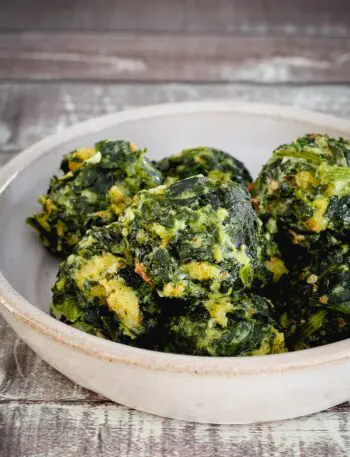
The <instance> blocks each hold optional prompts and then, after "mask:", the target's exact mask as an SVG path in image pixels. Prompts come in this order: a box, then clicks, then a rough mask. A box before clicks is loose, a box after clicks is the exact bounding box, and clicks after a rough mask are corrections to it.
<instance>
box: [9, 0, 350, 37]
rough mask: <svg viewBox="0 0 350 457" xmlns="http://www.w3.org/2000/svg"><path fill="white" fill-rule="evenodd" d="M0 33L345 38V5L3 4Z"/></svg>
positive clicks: (190, 1) (255, 1) (269, 1)
mask: <svg viewBox="0 0 350 457" xmlns="http://www.w3.org/2000/svg"><path fill="white" fill-rule="evenodd" d="M1 6H2V8H1V15H0V28H2V29H7V30H21V29H22V30H23V29H25V30H28V29H32V30H33V29H41V30H70V31H72V30H73V31H74V30H88V31H91V30H96V31H100V32H105V31H118V32H120V31H132V32H153V31H154V32H166V33H181V34H182V33H217V34H218V33H220V34H232V33H233V34H254V35H266V34H271V35H276V34H284V35H294V36H345V35H347V36H349V34H350V30H349V20H350V14H349V13H350V5H349V2H347V1H346V0H333V1H332V0H318V1H317V2H315V1H313V0H294V1H293V2H290V1H288V0H265V1H264V2H262V1H260V0H251V1H248V2H247V1H245V0H216V1H215V2H213V1H211V0H177V1H175V2H174V1H170V0H168V1H164V0H148V1H147V2H145V1H142V0H129V1H128V2H125V1H123V0H104V1H103V2H96V1H94V0H75V1H74V2H72V1H71V0H60V1H59V2H47V1H46V0H31V1H30V2H28V1H27V0H8V1H6V0H4V1H3V2H2V5H1Z"/></svg>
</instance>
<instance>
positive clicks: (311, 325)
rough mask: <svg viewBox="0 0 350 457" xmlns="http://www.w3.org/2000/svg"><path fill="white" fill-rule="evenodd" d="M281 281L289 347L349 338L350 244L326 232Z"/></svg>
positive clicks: (282, 315) (280, 304)
mask: <svg viewBox="0 0 350 457" xmlns="http://www.w3.org/2000/svg"><path fill="white" fill-rule="evenodd" d="M284 280H285V282H283V281H281V289H280V291H279V298H277V299H276V307H277V310H278V312H279V314H280V318H279V320H280V322H281V325H282V327H283V329H284V331H285V333H286V337H287V343H288V345H289V347H290V348H294V349H302V348H307V347H312V346H320V345H322V344H327V343H332V342H334V341H339V340H342V339H345V338H349V337H350V245H349V244H348V243H347V242H343V241H340V240H338V239H337V238H335V237H333V236H331V235H329V233H327V234H324V235H323V236H322V237H321V238H320V240H319V241H318V242H316V243H314V244H313V246H312V247H311V248H309V249H308V250H305V251H299V254H298V258H297V259H296V261H295V262H294V265H293V268H290V274H289V275H288V277H285V278H284Z"/></svg>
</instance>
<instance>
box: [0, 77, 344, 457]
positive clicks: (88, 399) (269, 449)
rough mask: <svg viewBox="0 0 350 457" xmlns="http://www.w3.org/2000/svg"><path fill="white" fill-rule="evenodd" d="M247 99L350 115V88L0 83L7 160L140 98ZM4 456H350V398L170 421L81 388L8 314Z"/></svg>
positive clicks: (1, 139) (1, 391) (0, 395)
mask: <svg viewBox="0 0 350 457" xmlns="http://www.w3.org/2000/svg"><path fill="white" fill-rule="evenodd" d="M204 99H225V100H228V99H233V100H235V99H240V100H251V101H260V102H261V101H263V102H270V103H283V104H290V105H294V106H300V107H304V108H309V109H315V110H319V111H322V112H325V113H331V114H336V115H340V116H342V117H348V118H350V87H348V86H330V85H327V86H301V87H300V86H291V87H289V86H279V87H276V86H263V85H255V86H251V85H245V84H228V85H206V84H203V85H193V84H157V85H148V84H119V85H110V84H103V85H101V84H56V83H52V84H46V85H43V84H34V83H31V84H20V85H19V84H0V164H1V163H4V162H5V161H6V160H7V159H8V158H9V157H12V156H14V155H15V154H17V153H18V151H19V150H21V149H22V148H25V147H27V146H29V145H30V144H32V143H34V142H35V141H38V140H39V139H41V138H43V137H45V136H46V135H49V134H52V133H55V132H58V131H60V130H62V129H64V128H66V127H67V126H69V125H72V124H74V123H76V122H79V121H83V120H85V119H88V118H91V117H93V116H98V115H101V114H104V113H109V112H113V111H117V110H120V109H123V108H128V107H132V106H138V105H149V104H153V103H163V102H173V101H183V100H204ZM0 341H1V344H0V457H24V456H25V457H61V456H62V455H64V456H66V457H71V456H74V457H75V456H77V457H82V456H84V457H85V456H86V457H90V456H91V457H92V456H94V457H95V456H101V457H102V456H103V457H109V456H111V457H112V456H113V457H114V456H123V457H124V456H125V457H136V456H137V457H146V456H150V455H151V456H152V457H169V456H181V457H182V456H183V457H187V456H193V457H205V456H211V457H216V456H220V457H226V456H230V457H231V456H233V457H234V456H240V457H241V456H242V455H247V457H251V456H254V457H255V456H267V457H274V456H288V457H289V456H293V457H294V456H297V457H304V456H305V457H314V456H317V457H340V456H341V457H345V456H348V455H349V453H350V404H349V403H347V404H343V405H339V406H337V407H335V408H331V409H330V410H328V411H325V412H323V413H319V414H316V415H313V416H309V417H305V418H301V419H296V420H291V421H284V422H277V423H271V424H256V425H248V426H216V425H200V424H193V423H184V422H178V421H172V420H168V419H162V418H158V417H155V416H151V415H147V414H143V413H140V412H136V411H133V410H130V409H128V408H125V407H123V406H120V405H115V404H113V403H111V402H109V401H107V400H105V399H103V398H101V397H100V396H98V395H97V394H94V393H92V392H89V391H87V390H85V389H83V388H80V387H79V386H76V385H75V384H73V383H72V382H71V381H69V380H68V379H66V378H65V377H64V376H63V375H61V374H59V373H57V372H56V371H55V370H54V369H53V368H51V367H49V366H48V365H47V364H46V363H45V362H43V361H42V360H41V359H39V358H38V357H37V356H36V355H35V354H34V353H33V352H32V351H31V350H30V349H29V348H28V347H27V346H26V345H25V344H24V343H23V342H22V341H21V340H20V339H19V338H18V337H17V336H16V335H15V334H14V332H13V331H12V330H11V329H10V328H9V327H8V326H7V325H6V324H5V322H4V320H3V319H2V318H1V317H0Z"/></svg>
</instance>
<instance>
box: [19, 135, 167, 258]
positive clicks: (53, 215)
mask: <svg viewBox="0 0 350 457" xmlns="http://www.w3.org/2000/svg"><path fill="white" fill-rule="evenodd" d="M145 153H146V150H138V149H137V148H136V146H135V145H133V144H131V143H128V142H126V141H112V140H106V141H101V142H99V143H97V144H96V145H95V147H94V148H85V149H78V150H76V151H73V152H72V153H70V154H67V155H66V156H65V157H64V159H63V161H62V164H61V169H62V170H63V171H64V172H65V174H64V175H63V176H60V177H56V176H54V177H53V178H52V179H51V183H50V187H49V189H48V191H47V193H46V195H43V196H41V197H40V199H39V202H40V203H41V204H42V207H43V208H42V210H41V211H40V212H39V213H37V214H35V215H34V216H32V217H30V218H28V220H27V222H28V223H29V224H30V225H32V226H33V227H35V228H36V229H37V230H38V231H39V233H40V236H41V240H42V243H43V245H44V246H45V247H46V248H47V249H48V250H50V251H51V252H52V253H53V254H55V255H59V256H67V255H68V254H70V253H71V252H72V249H73V247H74V246H75V245H76V244H77V243H78V241H79V240H80V239H81V238H82V237H83V236H84V234H85V232H86V230H87V228H89V227H90V226H93V225H96V226H102V225H106V224H108V223H110V222H112V221H114V220H117V219H118V217H119V216H120V214H121V213H122V212H123V211H124V209H125V207H126V205H127V204H128V203H130V201H131V200H132V197H133V196H134V195H135V194H136V193H137V192H138V191H140V190H142V189H149V188H151V187H155V186H158V185H159V184H161V182H162V175H161V173H160V172H159V171H158V170H157V169H156V168H155V167H154V166H153V165H152V164H151V163H150V162H149V161H148V159H146V158H145Z"/></svg>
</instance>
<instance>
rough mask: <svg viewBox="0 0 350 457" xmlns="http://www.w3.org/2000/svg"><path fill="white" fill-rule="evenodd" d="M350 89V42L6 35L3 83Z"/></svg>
mask: <svg viewBox="0 0 350 457" xmlns="http://www.w3.org/2000/svg"><path fill="white" fill-rule="evenodd" d="M1 80H2V81H19V80H20V81H45V82H46V81H52V80H60V81H62V80H66V81H68V80H70V81H79V82H81V81H90V82H91V81H95V82H97V81H101V82H103V81H107V82H111V81H114V82H122V81H128V82H158V83H159V82H195V83H229V82H239V83H260V84H261V83H264V84H286V83H299V84H305V83H316V84H317V83H327V84H329V83H337V84H346V83H349V82H350V39H346V38H322V37H321V38H320V37H297V36H293V37H252V36H214V35H213V36H208V35H187V36H185V35H184V36H178V35H176V36H171V35H168V34H167V35H150V34H147V35H135V34H118V35H116V34H101V33H99V34H93V33H64V34H62V33H60V34H54V33H43V32H26V33H0V81H1Z"/></svg>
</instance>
